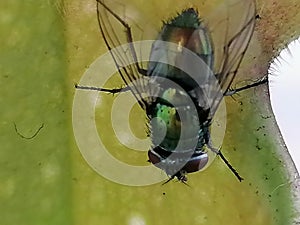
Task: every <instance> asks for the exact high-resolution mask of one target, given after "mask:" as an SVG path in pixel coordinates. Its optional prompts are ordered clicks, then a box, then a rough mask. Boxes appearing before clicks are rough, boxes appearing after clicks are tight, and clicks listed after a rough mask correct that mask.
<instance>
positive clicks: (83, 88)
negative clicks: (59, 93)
mask: <svg viewBox="0 0 300 225" xmlns="http://www.w3.org/2000/svg"><path fill="white" fill-rule="evenodd" d="M75 88H76V89H80V90H89V91H100V92H107V93H110V94H117V93H121V92H126V91H129V90H130V87H129V86H126V87H123V88H113V89H109V88H99V87H90V86H80V85H78V84H75Z"/></svg>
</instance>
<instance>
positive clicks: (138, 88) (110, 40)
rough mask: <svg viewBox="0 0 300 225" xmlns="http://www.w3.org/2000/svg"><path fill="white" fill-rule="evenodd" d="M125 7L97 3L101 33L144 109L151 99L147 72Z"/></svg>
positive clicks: (123, 77)
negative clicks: (135, 45)
mask: <svg viewBox="0 0 300 225" xmlns="http://www.w3.org/2000/svg"><path fill="white" fill-rule="evenodd" d="M124 10H125V6H124V5H121V4H120V3H113V2H112V1H110V2H109V5H108V4H107V3H106V2H105V1H104V0H97V16H98V23H99V27H100V32H101V34H102V37H103V39H104V42H105V44H106V46H107V48H108V49H109V51H110V53H111V55H112V58H113V60H114V62H115V64H116V66H117V68H118V71H119V74H120V76H121V78H122V80H123V81H124V83H125V85H126V86H127V87H129V88H130V90H131V92H132V93H133V95H134V97H135V98H136V99H137V101H138V102H139V104H140V106H141V107H142V108H143V109H146V107H147V104H148V102H147V100H145V99H146V98H143V97H142V96H143V95H144V96H145V94H146V93H147V90H146V86H147V82H148V81H147V77H146V76H143V75H141V74H143V73H144V74H145V73H146V70H144V69H142V68H140V66H139V64H138V59H137V54H136V51H135V47H134V45H133V43H132V42H133V36H132V32H131V27H130V25H129V23H128V22H127V20H128V18H125V12H124Z"/></svg>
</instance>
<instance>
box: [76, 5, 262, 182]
mask: <svg viewBox="0 0 300 225" xmlns="http://www.w3.org/2000/svg"><path fill="white" fill-rule="evenodd" d="M231 2H232V3H230V4H228V9H229V10H231V8H233V10H232V11H230V13H228V15H227V16H226V17H224V18H220V19H218V13H215V14H214V16H215V18H216V19H214V20H209V19H208V21H216V22H215V27H214V29H213V30H210V29H209V25H210V24H209V23H207V21H206V20H204V19H203V20H202V18H201V17H200V16H199V13H198V11H197V9H196V8H192V7H187V8H184V9H183V10H182V11H181V12H179V13H178V14H177V15H175V16H173V17H171V18H170V19H168V20H166V21H164V22H163V26H162V28H161V30H160V31H159V32H158V35H157V36H156V38H155V40H154V41H153V42H152V46H151V51H150V55H149V59H148V63H147V66H146V67H145V66H144V65H145V64H144V63H140V62H139V61H138V52H137V51H136V47H135V45H134V43H133V41H134V36H133V33H132V32H133V31H132V29H131V26H130V25H129V23H127V22H126V21H125V19H122V17H121V16H120V15H118V14H117V13H115V12H114V10H113V8H111V7H108V5H107V4H106V3H105V2H104V0H97V15H98V22H99V27H100V32H101V34H102V37H103V39H104V42H105V44H106V46H107V48H108V49H109V50H111V51H110V52H111V56H112V58H113V60H114V62H115V64H116V67H117V69H118V72H119V75H120V76H121V78H122V80H123V81H124V83H125V87H124V88H118V89H105V88H97V87H86V86H79V85H75V87H76V88H77V89H86V90H96V91H102V92H108V93H113V94H114V93H118V92H123V91H131V93H132V94H133V95H134V97H135V98H136V99H137V101H138V103H139V105H140V107H141V108H142V109H143V110H144V111H145V113H146V114H147V118H148V122H149V134H150V137H151V140H152V146H151V149H150V150H149V151H148V158H149V162H151V163H152V164H154V165H155V166H156V167H158V168H160V169H162V170H163V171H165V172H166V174H167V175H168V176H169V180H168V181H166V182H165V183H167V182H169V181H170V180H172V179H174V178H175V177H176V178H177V179H178V180H180V181H182V182H183V183H185V182H186V181H187V177H186V174H187V173H193V172H197V171H199V170H201V169H203V168H204V167H205V166H206V165H207V163H208V160H209V154H208V151H211V152H213V153H214V154H216V155H218V156H220V158H221V159H222V160H223V161H224V162H225V164H226V165H227V166H228V168H229V169H230V170H231V171H232V172H233V174H234V175H235V176H236V177H237V178H238V180H239V181H242V179H243V178H242V177H241V176H240V175H239V174H238V172H237V171H236V170H235V169H234V168H233V167H232V166H231V164H230V163H229V162H228V161H227V160H226V158H225V157H224V155H223V154H222V152H221V151H220V149H216V148H214V147H213V144H212V142H211V137H210V127H211V123H212V120H213V118H214V116H215V113H216V110H217V109H218V107H219V104H220V102H221V100H222V99H223V97H224V96H230V95H233V94H235V93H236V92H238V91H241V90H245V89H248V88H251V87H255V86H258V85H260V84H263V83H265V82H267V77H264V78H262V79H260V80H258V81H256V82H254V83H252V84H249V85H247V86H245V87H242V88H239V89H231V88H230V87H231V85H232V83H233V80H234V79H235V77H236V75H237V71H238V68H239V66H240V64H241V62H242V59H243V56H244V54H245V52H246V50H247V48H248V45H249V42H250V39H251V37H252V34H253V30H254V25H255V19H256V10H255V1H254V0H235V1H231ZM231 13H238V14H239V15H238V16H239V17H235V18H231V17H233V16H232V15H233V14H231ZM241 15H242V16H241ZM237 18H239V19H238V22H237ZM116 24H117V26H116ZM120 28H121V29H120ZM120 33H121V35H122V37H121V36H120ZM218 35H219V36H218ZM123 39H125V40H126V42H127V47H120V48H118V49H117V50H115V47H117V46H120V45H121V44H122V43H121V40H123ZM124 64H126V65H127V66H123V65H124Z"/></svg>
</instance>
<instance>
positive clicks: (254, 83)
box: [224, 75, 268, 96]
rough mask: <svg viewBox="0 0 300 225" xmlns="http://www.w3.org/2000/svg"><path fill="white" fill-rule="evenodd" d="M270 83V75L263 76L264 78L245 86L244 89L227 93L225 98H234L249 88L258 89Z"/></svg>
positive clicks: (230, 90)
mask: <svg viewBox="0 0 300 225" xmlns="http://www.w3.org/2000/svg"><path fill="white" fill-rule="evenodd" d="M267 82H268V75H265V76H263V77H262V78H260V79H258V80H256V81H254V82H253V83H251V84H248V85H245V86H243V87H240V88H236V89H229V90H228V91H227V92H225V94H224V96H232V95H234V94H236V93H238V92H240V91H244V90H247V89H249V88H253V87H257V86H259V85H261V84H264V83H267Z"/></svg>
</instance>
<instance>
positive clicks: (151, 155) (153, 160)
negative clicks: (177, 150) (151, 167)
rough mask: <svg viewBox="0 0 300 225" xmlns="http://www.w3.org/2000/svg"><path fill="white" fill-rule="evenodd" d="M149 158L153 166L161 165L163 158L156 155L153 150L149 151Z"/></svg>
mask: <svg viewBox="0 0 300 225" xmlns="http://www.w3.org/2000/svg"><path fill="white" fill-rule="evenodd" d="M148 157H149V161H150V162H151V163H152V164H157V163H160V162H161V160H162V158H161V157H160V156H159V155H158V154H157V153H155V152H154V151H152V150H149V151H148Z"/></svg>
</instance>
